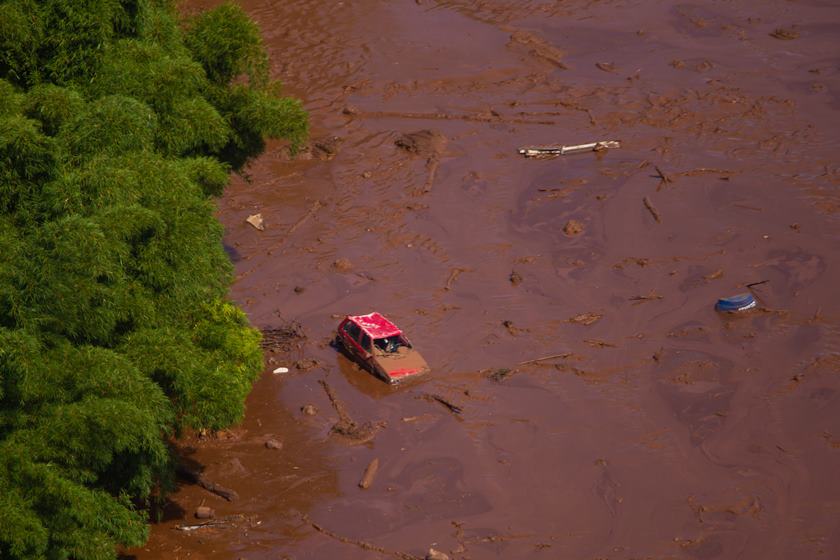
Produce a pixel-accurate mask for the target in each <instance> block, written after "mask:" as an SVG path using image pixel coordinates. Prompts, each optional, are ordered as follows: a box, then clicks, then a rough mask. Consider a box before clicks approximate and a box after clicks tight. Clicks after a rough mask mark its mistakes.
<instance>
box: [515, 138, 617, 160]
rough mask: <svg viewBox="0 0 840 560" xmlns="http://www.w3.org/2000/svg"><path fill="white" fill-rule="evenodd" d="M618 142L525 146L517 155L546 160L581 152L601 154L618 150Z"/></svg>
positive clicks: (603, 141)
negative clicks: (609, 150) (605, 151)
mask: <svg viewBox="0 0 840 560" xmlns="http://www.w3.org/2000/svg"><path fill="white" fill-rule="evenodd" d="M620 147H621V142H620V141H618V140H602V141H600V142H590V143H589V144H577V145H574V146H525V147H523V148H519V153H520V154H521V155H523V156H525V157H526V158H546V157H557V156H565V155H568V154H579V153H581V152H601V151H603V150H608V149H610V148H620Z"/></svg>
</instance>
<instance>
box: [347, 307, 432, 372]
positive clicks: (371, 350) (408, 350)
mask: <svg viewBox="0 0 840 560" xmlns="http://www.w3.org/2000/svg"><path fill="white" fill-rule="evenodd" d="M335 341H336V343H337V344H338V345H340V346H341V347H343V348H344V349H345V350H346V352H347V353H348V354H349V355H350V356H351V357H352V358H353V359H355V360H356V361H357V362H359V363H360V364H362V365H363V366H364V367H366V368H367V369H368V370H370V371H371V372H373V373H374V374H375V375H377V376H378V377H381V378H382V379H384V380H385V381H387V382H388V383H398V382H400V381H402V380H404V379H407V378H409V377H416V376H418V375H422V374H424V373H428V372H429V365H428V364H427V363H426V360H424V359H423V357H422V356H421V355H420V353H419V352H417V350H415V349H414V347H413V346H412V345H411V342H409V341H408V339H407V338H406V337H405V335H404V334H403V333H402V331H401V330H400V329H399V328H398V327H397V326H396V325H395V324H394V323H392V322H391V321H389V320H388V319H386V318H385V317H383V316H382V315H380V314H379V313H376V312H374V313H369V314H367V315H348V316H347V317H346V318H345V319H344V320H343V321H342V322H341V323H340V324H339V325H338V330H337V332H336V336H335Z"/></svg>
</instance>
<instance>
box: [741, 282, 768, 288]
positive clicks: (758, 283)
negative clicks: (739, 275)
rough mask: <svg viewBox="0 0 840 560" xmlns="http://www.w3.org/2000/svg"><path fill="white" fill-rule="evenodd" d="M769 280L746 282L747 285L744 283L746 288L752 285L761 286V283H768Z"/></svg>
mask: <svg viewBox="0 0 840 560" xmlns="http://www.w3.org/2000/svg"><path fill="white" fill-rule="evenodd" d="M769 281H770V280H761V281H760V282H752V283H750V284H747V285H746V287H747V288H752V287H753V286H761V285H762V284H766V283H768V282H769Z"/></svg>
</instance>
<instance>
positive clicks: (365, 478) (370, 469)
mask: <svg viewBox="0 0 840 560" xmlns="http://www.w3.org/2000/svg"><path fill="white" fill-rule="evenodd" d="M378 470H379V458H375V459H373V460H372V461H371V462H370V463H368V466H367V468H365V472H364V474H363V475H362V479H361V480H360V481H359V488H361V489H362V490H367V489H368V488H370V487H371V485H372V484H373V480H374V479H375V478H376V473H377V471H378Z"/></svg>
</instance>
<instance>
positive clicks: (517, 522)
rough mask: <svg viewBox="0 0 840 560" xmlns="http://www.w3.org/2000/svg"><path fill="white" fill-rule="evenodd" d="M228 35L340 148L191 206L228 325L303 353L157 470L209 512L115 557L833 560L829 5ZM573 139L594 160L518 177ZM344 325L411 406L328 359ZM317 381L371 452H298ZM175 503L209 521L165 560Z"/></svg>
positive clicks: (257, 11) (256, 4)
mask: <svg viewBox="0 0 840 560" xmlns="http://www.w3.org/2000/svg"><path fill="white" fill-rule="evenodd" d="M242 4H243V6H244V7H245V8H246V10H247V11H248V12H249V13H250V14H251V15H252V16H253V17H254V18H255V19H256V20H257V21H258V22H259V24H260V25H261V28H262V30H263V33H264V36H265V41H266V44H267V46H268V49H269V51H270V55H271V59H272V64H273V67H272V70H273V73H274V75H275V76H276V77H277V78H279V79H281V80H283V82H284V83H285V85H286V88H287V92H288V93H291V94H294V95H297V96H299V97H301V98H302V99H303V100H304V101H305V103H306V106H307V108H308V109H309V111H310V113H311V119H312V128H313V138H314V139H315V140H319V139H324V138H329V137H333V136H336V137H339V138H340V141H335V142H327V144H329V146H327V147H328V150H327V151H328V152H330V153H331V152H332V151H333V149H334V148H332V147H330V146H337V149H336V150H335V155H334V157H331V159H328V158H329V154H327V153H325V152H324V151H323V150H321V151H318V150H315V151H314V152H313V153H314V154H315V156H316V157H311V158H309V157H308V156H307V154H303V155H302V156H300V157H298V158H297V159H295V160H293V161H289V158H288V157H287V155H286V151H285V149H284V147H283V145H282V143H272V144H270V145H269V146H268V149H267V150H266V152H265V154H264V155H263V156H262V157H260V158H259V159H258V160H257V161H256V162H255V163H254V164H253V166H252V167H251V168H250V169H249V170H248V181H246V180H244V179H243V178H234V180H233V183H232V185H231V186H230V187H229V189H228V191H227V192H226V194H225V196H224V198H223V199H222V200H221V202H220V210H219V215H220V219H221V220H222V222H223V223H224V225H225V227H226V232H227V233H226V243H227V245H228V249H229V252H230V254H231V256H232V258H233V259H234V261H235V264H236V271H237V280H236V283H235V285H234V286H233V289H232V292H231V297H232V298H233V299H234V300H236V301H237V302H238V303H239V304H240V305H242V306H243V308H244V309H245V310H246V311H247V313H248V314H249V316H250V317H251V320H252V321H253V323H254V324H255V325H258V326H260V327H277V326H281V325H284V324H286V323H288V322H290V321H297V322H299V323H300V324H301V325H302V326H303V329H304V331H305V333H306V335H307V339H306V341H305V342H304V343H303V344H302V345H301V347H300V348H299V349H296V350H294V351H292V352H290V353H285V354H284V353H268V354H267V356H266V359H267V362H266V372H265V374H264V375H263V377H262V378H261V379H260V380H259V382H258V383H257V385H256V387H255V389H254V392H253V394H252V395H251V396H250V398H249V400H248V408H247V417H246V419H245V421H244V422H243V424H242V425H241V426H238V427H236V428H235V429H233V430H231V431H230V432H227V433H224V434H222V435H221V436H220V437H218V438H210V439H204V440H202V439H188V440H186V441H184V442H183V452H184V453H185V455H186V456H187V457H188V458H189V460H190V461H194V462H195V464H197V465H201V466H202V468H203V469H204V474H205V476H206V477H208V478H209V479H211V480H213V481H214V482H217V483H219V484H222V485H224V486H226V487H228V488H231V489H234V490H236V492H237V493H238V494H239V496H240V497H239V499H238V500H236V501H234V502H226V501H224V500H222V499H221V498H219V497H217V496H215V495H213V494H210V493H208V492H206V491H205V490H202V489H201V488H199V487H197V486H194V485H189V484H184V485H183V486H182V487H181V488H180V489H179V491H178V492H177V493H175V494H174V495H173V496H172V501H171V503H170V504H169V505H168V506H167V508H166V510H165V512H164V516H163V518H162V520H161V522H159V523H156V524H154V525H153V527H152V534H151V539H150V541H149V543H148V545H147V546H146V547H144V548H142V549H137V550H131V551H128V552H127V554H128V555H129V556H134V557H136V558H137V559H142V560H152V559H159V558H160V559H162V558H167V559H169V558H253V559H260V558H300V559H303V558H349V559H352V558H387V557H396V558H408V557H411V556H414V557H422V556H423V555H424V554H425V553H426V552H427V551H428V549H429V548H430V547H434V548H436V549H438V550H441V551H443V552H446V553H447V554H449V555H450V557H451V558H459V559H460V558H471V559H482V558H610V559H619V558H628V559H629V558H701V559H711V558H762V559H775V558H778V559H782V558H785V559H787V558H836V557H838V556H839V555H840V479H838V476H839V475H838V473H840V332H839V331H840V328H839V327H838V326H839V325H840V298H838V286H840V269H839V268H838V266H839V265H838V240H840V236H839V235H838V234H840V222H839V221H838V212H840V196H838V187H840V167H838V163H837V154H838V153H840V135H839V134H838V132H837V128H838V125H839V124H840V118H839V117H840V48H838V44H840V43H838V41H837V38H838V36H840V7H838V4H837V2H830V1H818V0H813V1H805V0H802V1H798V2H785V1H781V0H775V1H767V2H748V1H745V0H742V1H733V2H684V3H677V2H641V1H629V0H625V1H622V0H614V1H609V0H604V1H594V0H593V1H575V0H570V1H565V2H536V1H525V0H523V1H519V2H506V1H502V0H473V1H467V0H462V1H461V0H453V1H439V2H434V1H431V0H422V1H421V0H417V1H408V0H399V1H375V0H370V1H363V2H318V1H311V0H310V1H303V0H297V1H286V2H274V1H269V0H246V1H243V2H242ZM203 5H207V3H201V2H191V3H190V7H197V6H203ZM777 30H782V31H781V32H777ZM774 33H775V36H774V35H772V34H774ZM421 130H428V131H430V132H431V134H427V135H426V136H425V138H426V140H429V141H427V142H425V143H422V142H421V143H420V144H421V145H420V148H419V150H417V151H418V153H412V152H410V151H407V150H406V149H404V147H403V148H401V147H399V146H397V145H396V144H395V142H396V141H397V140H398V139H400V137H401V136H402V135H404V134H410V133H413V132H417V131H421ZM597 140H620V141H621V143H622V146H621V148H620V149H612V150H609V151H606V152H601V153H597V154H596V153H585V154H578V155H570V156H563V157H561V158H556V159H548V160H528V159H524V158H522V157H521V156H520V155H518V154H517V149H518V148H519V147H521V146H524V145H529V144H546V143H561V144H578V143H585V142H592V141H597ZM657 168H658V170H657ZM660 171H661V173H662V174H664V176H665V177H666V178H667V179H669V180H668V181H666V180H663V178H662V177H661V176H660ZM645 198H647V201H648V204H647V205H646V204H645V203H644V202H643V201H644V199H645ZM651 208H652V209H653V210H651ZM257 212H260V213H262V215H263V217H264V220H265V230H264V231H258V230H256V229H254V228H252V227H251V226H250V225H248V224H246V223H245V218H246V217H247V216H248V215H250V214H254V213H257ZM654 214H656V215H657V216H658V221H657V220H656V219H654ZM570 220H575V221H576V222H577V224H572V225H571V226H570V227H568V228H567V227H566V226H567V224H568V222H569V221H570ZM581 228H582V231H580V230H581ZM566 232H569V233H571V235H569V234H567V233H566ZM513 273H515V274H513ZM512 280H513V281H512ZM761 281H767V282H766V283H763V284H759V285H756V286H753V287H752V292H753V293H754V295H755V296H756V298H757V300H758V302H759V309H758V310H754V311H751V312H749V313H745V314H733V315H721V314H718V313H716V312H715V310H714V308H713V306H714V303H715V301H716V299H717V298H718V297H721V296H728V295H734V294H738V293H742V292H746V291H748V288H747V287H746V284H750V283H754V282H761ZM296 288H297V289H296ZM373 310H377V311H380V312H382V313H384V314H386V315H387V316H389V317H390V318H391V319H393V320H394V321H395V322H396V323H397V324H399V325H401V326H402V327H403V328H404V329H405V330H406V331H407V333H408V335H409V337H410V338H412V340H413V342H414V343H415V345H416V346H417V347H418V348H419V349H420V350H421V351H422V353H423V355H424V356H425V358H426V359H427V360H428V362H429V363H430V364H431V365H432V367H433V373H432V374H431V375H430V376H428V378H426V379H424V380H422V381H421V382H419V383H415V384H410V385H408V386H405V387H401V388H397V389H392V388H389V387H387V386H385V385H384V384H382V383H381V382H379V381H378V380H376V379H374V378H373V377H372V376H371V375H370V374H368V373H366V372H364V371H361V370H360V369H358V368H357V367H355V366H354V365H353V364H352V363H350V362H348V360H347V359H346V358H345V357H344V356H342V355H341V354H339V353H337V352H336V351H335V350H334V349H332V348H331V347H330V346H329V344H328V342H329V340H330V337H331V334H332V331H333V329H334V328H335V326H336V325H337V324H338V322H339V319H338V318H337V317H339V316H341V315H343V314H347V313H351V314H355V313H366V312H369V311H373ZM584 314H588V315H584ZM579 316H580V317H579ZM575 317H578V320H577V321H575V320H571V321H570V319H573V318H575ZM594 319H597V320H595V321H594V322H592V320H594ZM545 356H555V357H554V358H551V359H548V360H544V361H541V362H534V363H530V364H526V365H524V366H519V367H517V364H519V363H520V362H526V361H529V360H534V359H537V358H541V357H545ZM303 359H306V360H317V362H318V365H317V367H315V368H312V369H308V370H305V371H304V370H299V369H296V368H294V366H293V365H292V364H293V363H294V362H295V361H297V360H303ZM278 366H288V367H290V369H291V371H290V372H289V373H288V374H281V375H273V374H272V373H271V370H273V369H274V368H275V367H278ZM500 368H511V369H513V370H514V371H512V372H511V373H509V374H508V375H507V376H497V377H499V378H501V380H500V381H495V380H493V379H491V378H490V377H489V374H491V373H493V372H495V371H496V370H498V369H500ZM321 380H325V381H326V382H327V383H328V384H329V386H330V387H331V388H332V389H333V391H334V393H335V394H336V396H337V397H338V398H339V399H341V401H342V403H343V405H344V407H345V409H346V412H347V413H348V414H349V415H350V416H351V417H352V418H353V420H355V421H356V422H359V423H363V422H371V423H374V424H376V423H379V424H376V425H378V426H380V429H379V430H378V431H377V432H376V435H375V438H374V439H373V441H372V442H369V443H366V444H362V445H348V444H347V442H346V441H343V440H341V439H340V438H336V437H335V436H331V435H330V433H329V432H330V427H331V426H332V425H333V424H334V423H335V422H336V420H337V419H338V415H337V413H336V411H335V410H334V409H333V408H332V407H331V405H330V402H329V400H328V397H327V394H326V392H325V391H324V390H323V387H322V385H321V384H319V381H321ZM429 394H435V395H438V396H440V397H442V398H443V399H444V400H446V401H448V402H451V403H453V404H455V405H457V406H459V407H461V408H462V412H461V413H460V414H455V413H453V412H451V411H450V410H448V409H447V408H445V407H444V406H442V405H441V404H440V403H439V402H438V401H435V400H434V399H427V398H423V397H424V395H429ZM310 404H311V405H314V406H315V407H316V409H317V411H318V412H317V414H315V415H312V416H310V415H305V414H303V413H302V412H301V407H304V406H305V405H310ZM267 439H276V440H277V441H280V442H282V444H283V446H282V449H279V450H278V449H269V448H267V447H266V446H265V445H264V442H265V441H266V440H267ZM374 458H378V460H379V468H378V471H377V474H376V477H375V479H374V480H373V483H372V484H371V486H370V488H368V489H365V490H363V489H361V488H359V486H358V483H359V481H360V479H361V477H362V475H363V472H364V471H365V468H366V467H367V465H368V464H369V463H370V462H371V461H372V460H373V459H374ZM202 504H204V505H209V506H211V507H212V508H214V509H215V511H216V516H217V519H227V520H229V521H231V522H230V523H228V524H219V525H212V526H208V527H205V528H202V529H197V530H194V531H190V532H183V531H178V530H176V527H178V526H179V525H184V524H195V523H199V521H197V520H195V519H194V518H193V517H192V513H193V511H194V510H195V508H196V507H197V506H199V505H202ZM226 516H235V517H226ZM316 527H317V528H321V529H323V530H321V531H319V530H317V528H316Z"/></svg>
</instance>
